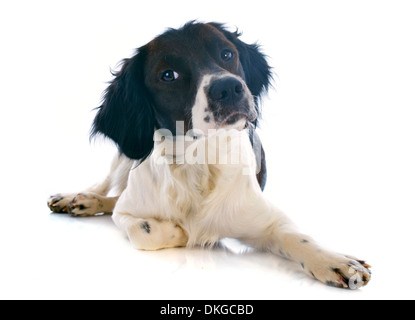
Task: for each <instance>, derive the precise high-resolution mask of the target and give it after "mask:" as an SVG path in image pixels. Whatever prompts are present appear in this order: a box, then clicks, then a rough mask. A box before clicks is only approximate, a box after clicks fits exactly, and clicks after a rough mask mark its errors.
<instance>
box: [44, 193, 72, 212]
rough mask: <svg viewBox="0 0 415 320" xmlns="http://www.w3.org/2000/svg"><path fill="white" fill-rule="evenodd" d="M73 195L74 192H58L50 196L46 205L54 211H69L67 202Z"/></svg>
mask: <svg viewBox="0 0 415 320" xmlns="http://www.w3.org/2000/svg"><path fill="white" fill-rule="evenodd" d="M74 197H75V194H68V193H58V194H55V195H53V196H50V197H49V199H48V207H49V209H50V210H51V211H52V212H54V213H69V203H70V202H71V201H72V199H73V198H74Z"/></svg>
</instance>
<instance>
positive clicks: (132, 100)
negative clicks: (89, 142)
mask: <svg viewBox="0 0 415 320" xmlns="http://www.w3.org/2000/svg"><path fill="white" fill-rule="evenodd" d="M145 59H146V53H145V48H144V47H143V48H140V49H138V51H137V54H136V55H135V56H134V57H132V58H130V59H125V60H124V61H123V65H122V68H121V71H119V72H117V73H115V74H114V76H115V79H114V80H113V81H112V82H111V84H110V86H109V87H108V88H107V90H106V91H105V95H104V101H103V104H102V105H101V106H100V107H99V108H98V113H97V115H96V117H95V120H94V123H93V126H92V130H91V137H95V136H96V135H97V134H102V135H104V136H106V137H108V138H110V139H112V140H113V141H114V142H115V143H116V144H117V146H118V148H119V150H120V152H121V153H123V154H125V155H126V156H127V157H129V158H131V159H135V160H141V161H143V160H145V159H146V158H147V157H148V156H149V155H150V154H151V152H152V150H153V146H154V142H153V135H154V127H155V119H154V116H153V109H152V106H151V98H150V94H149V93H148V91H147V89H146V88H145V85H144V62H145Z"/></svg>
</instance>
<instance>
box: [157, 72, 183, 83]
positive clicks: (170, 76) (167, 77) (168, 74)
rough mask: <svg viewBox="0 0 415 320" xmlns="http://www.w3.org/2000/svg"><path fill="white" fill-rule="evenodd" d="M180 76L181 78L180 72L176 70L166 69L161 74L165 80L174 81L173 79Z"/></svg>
mask: <svg viewBox="0 0 415 320" xmlns="http://www.w3.org/2000/svg"><path fill="white" fill-rule="evenodd" d="M178 78H179V74H178V73H177V72H176V71H174V70H167V71H164V72H163V74H162V75H161V80H163V81H165V82H172V81H175V80H177V79H178Z"/></svg>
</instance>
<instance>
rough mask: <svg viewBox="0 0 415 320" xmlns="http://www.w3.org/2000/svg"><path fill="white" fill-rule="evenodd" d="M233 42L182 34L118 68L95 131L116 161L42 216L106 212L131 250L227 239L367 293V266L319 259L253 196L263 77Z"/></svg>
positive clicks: (259, 169) (229, 37) (190, 29)
mask: <svg viewBox="0 0 415 320" xmlns="http://www.w3.org/2000/svg"><path fill="white" fill-rule="evenodd" d="M238 37H239V34H237V33H230V32H228V31H226V30H225V29H224V28H223V26H222V25H220V24H216V23H211V24H199V23H193V22H192V23H189V24H187V25H185V26H184V27H183V28H181V29H179V30H173V29H171V30H169V31H167V32H166V33H164V34H163V35H161V36H159V37H157V38H156V39H154V40H153V41H152V42H150V43H149V44H148V45H146V46H144V47H142V48H140V49H139V50H138V52H137V54H136V55H135V56H134V57H133V58H131V59H127V60H125V61H124V65H123V68H122V70H121V71H120V72H119V73H117V74H116V78H115V79H114V81H113V82H112V83H111V85H110V86H109V88H108V90H107V92H106V96H105V100H104V104H103V105H102V106H101V107H100V108H99V111H98V114H97V116H96V119H95V121H94V126H93V135H95V134H104V135H105V136H107V137H109V138H111V139H112V140H114V141H115V142H116V143H117V145H118V147H119V150H120V153H121V155H120V156H117V157H116V158H115V160H114V163H113V165H112V168H111V172H110V174H109V176H108V177H107V178H106V179H105V181H104V182H103V183H100V184H98V185H96V186H94V187H92V188H90V189H89V190H87V191H85V192H83V193H81V194H63V195H60V194H59V195H56V196H53V197H52V198H51V199H50V201H49V202H48V205H49V207H50V208H51V209H52V211H54V212H59V213H64V212H66V213H70V214H72V215H74V216H85V215H95V214H96V213H100V212H113V220H114V222H115V224H116V225H117V226H118V227H119V228H120V229H121V230H123V231H124V232H125V233H126V234H127V235H128V237H129V239H130V241H131V243H132V245H133V246H134V247H135V248H137V249H142V250H158V249H163V248H171V247H182V246H195V245H200V246H208V245H213V244H215V243H217V242H218V241H219V240H220V239H222V238H225V237H226V238H236V239H239V240H241V241H242V242H244V243H246V244H247V245H250V246H253V247H255V248H258V249H260V250H264V251H269V252H272V253H274V254H276V255H280V256H283V257H286V258H289V259H292V260H294V261H296V262H298V263H299V264H301V265H302V267H303V268H304V270H305V271H306V272H307V273H308V274H309V275H310V276H312V277H315V278H316V279H318V280H320V281H322V282H324V283H327V284H330V285H334V286H337V287H345V288H357V287H360V286H362V285H365V284H367V282H368V281H369V280H370V271H369V270H368V268H369V265H367V264H366V263H365V262H364V261H361V260H358V259H355V258H353V257H349V256H344V255H340V254H335V253H332V252H329V251H327V250H324V249H322V248H321V247H319V246H318V245H317V244H316V243H315V242H314V241H313V240H312V239H311V238H310V237H307V236H305V235H303V234H301V233H299V232H298V231H297V230H296V228H295V226H294V225H293V224H292V223H291V222H290V220H289V219H288V218H287V217H286V216H285V215H284V214H283V213H282V212H281V211H279V210H278V209H277V208H276V207H275V206H274V205H273V204H272V203H271V202H269V201H268V200H267V199H265V197H264V196H263V194H262V190H261V189H263V188H264V187H265V181H266V165H265V153H264V150H263V148H262V146H261V144H260V141H259V138H258V136H257V135H256V133H255V127H256V124H257V119H258V117H259V114H260V109H259V108H258V99H259V97H260V95H261V94H262V93H263V92H264V91H266V90H267V88H268V86H269V82H270V78H271V72H270V68H269V66H268V64H267V62H266V59H265V57H264V56H263V55H262V54H261V53H260V52H259V50H258V47H257V46H256V45H247V44H245V43H243V42H242V41H240V40H239V38H238ZM185 132H186V134H185ZM153 138H154V139H153ZM235 159H236V161H234V160H235ZM110 191H112V192H113V193H115V194H114V195H115V196H114V197H109V193H110Z"/></svg>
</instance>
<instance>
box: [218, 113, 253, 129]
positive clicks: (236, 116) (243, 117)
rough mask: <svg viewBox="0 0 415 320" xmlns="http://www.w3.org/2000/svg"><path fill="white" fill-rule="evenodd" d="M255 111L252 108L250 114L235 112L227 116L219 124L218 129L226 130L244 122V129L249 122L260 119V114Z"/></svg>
mask: <svg viewBox="0 0 415 320" xmlns="http://www.w3.org/2000/svg"><path fill="white" fill-rule="evenodd" d="M254 110H255V109H254V108H252V111H250V112H244V111H235V112H232V113H230V114H229V115H227V116H226V117H225V118H224V119H223V120H222V121H220V122H218V123H217V127H218V128H226V127H228V126H234V125H236V124H239V123H242V122H244V128H245V127H246V125H247V124H248V122H255V121H256V120H257V118H258V114H257V113H256V111H254Z"/></svg>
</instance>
